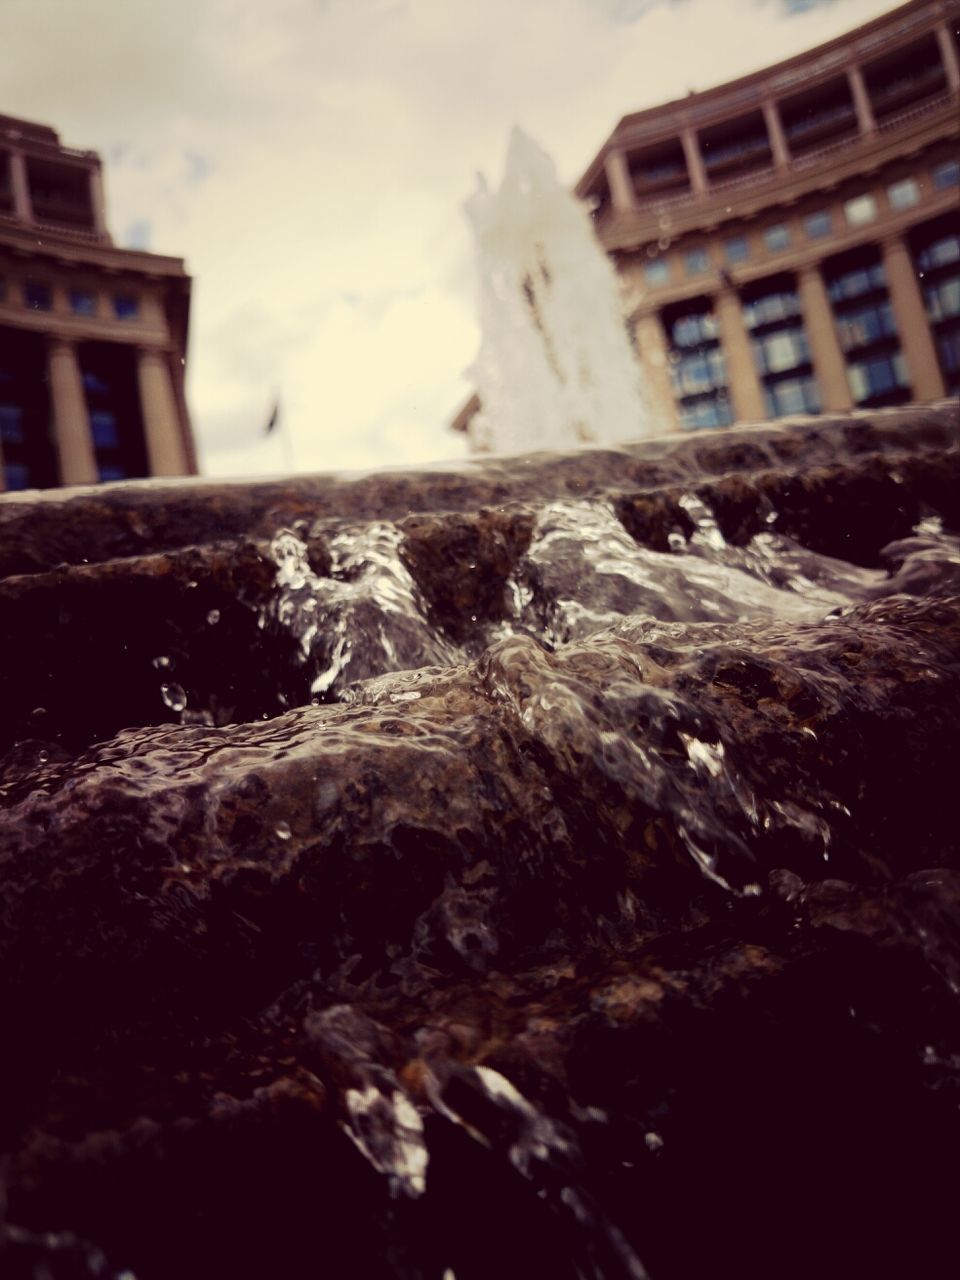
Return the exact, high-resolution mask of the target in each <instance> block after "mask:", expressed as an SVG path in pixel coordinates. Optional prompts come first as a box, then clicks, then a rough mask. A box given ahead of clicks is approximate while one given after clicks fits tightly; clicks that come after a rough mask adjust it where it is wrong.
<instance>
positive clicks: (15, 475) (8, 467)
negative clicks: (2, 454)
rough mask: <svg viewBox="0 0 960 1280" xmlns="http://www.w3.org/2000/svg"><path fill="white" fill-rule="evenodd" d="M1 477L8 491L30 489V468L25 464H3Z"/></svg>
mask: <svg viewBox="0 0 960 1280" xmlns="http://www.w3.org/2000/svg"><path fill="white" fill-rule="evenodd" d="M3 476H4V479H5V480H6V482H7V488H8V489H11V490H12V489H29V488H30V468H29V467H28V466H27V464H26V463H25V462H5V463H4V464H3Z"/></svg>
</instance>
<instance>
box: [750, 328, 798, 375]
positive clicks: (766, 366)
mask: <svg viewBox="0 0 960 1280" xmlns="http://www.w3.org/2000/svg"><path fill="white" fill-rule="evenodd" d="M755 350H756V354H757V365H758V366H759V371H760V373H761V374H767V373H785V372H786V371H787V370H788V369H796V368H797V366H798V365H801V364H807V363H809V360H810V352H809V351H808V349H807V339H806V336H805V334H804V332H803V330H802V329H799V328H790V329H782V330H780V332H779V333H771V334H769V335H768V336H767V337H764V338H757V339H756V347H755Z"/></svg>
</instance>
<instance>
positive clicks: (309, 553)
mask: <svg viewBox="0 0 960 1280" xmlns="http://www.w3.org/2000/svg"><path fill="white" fill-rule="evenodd" d="M958 440H960V433H958V429H957V422H956V414H955V413H954V412H951V411H950V410H948V409H939V410H936V409H935V410H925V411H920V410H913V411H902V412H897V413H889V412H888V413H883V414H877V415H873V416H870V417H860V418H856V419H850V420H835V421H827V420H824V421H817V422H815V423H812V422H809V421H808V422H805V423H802V424H796V425H795V426H783V427H776V428H773V427H771V428H752V429H744V430H734V431H728V432H723V433H716V434H714V435H708V434H702V435H699V436H692V437H687V438H683V439H675V440H664V441H650V442H647V443H645V444H642V445H637V446H633V447H631V448H630V449H627V450H624V451H623V452H614V451H603V452H596V453H583V454H576V455H567V456H560V455H557V456H551V455H540V456H537V457H533V458H529V459H516V460H502V461H493V462H488V463H487V464H485V465H483V466H478V467H476V468H470V469H468V468H465V469H464V470H463V472H462V473H453V472H437V473H433V474H424V475H416V474H413V473H410V474H398V475H393V476H391V475H385V476H382V477H370V478H368V477H358V478H354V479H338V480H329V479H328V480H324V479H322V478H309V477H308V478H303V479H296V480H291V481H289V482H283V481H275V482H270V483H269V484H267V483H264V484H260V485H251V486H240V485H233V486H229V485H223V486H215V485H211V484H187V485H180V486H166V487H164V486H160V485H156V484H152V485H147V486H126V487H109V488H106V489H103V490H98V491H90V492H89V493H86V494H84V493H80V492H74V493H68V494H63V495H60V496H59V497H52V496H50V497H45V498H43V499H38V500H37V502H36V503H35V505H34V506H32V507H31V506H30V504H29V503H28V502H25V501H24V500H22V499H20V498H14V497H13V496H10V497H6V498H3V499H2V500H0V562H2V564H3V565H4V566H5V567H6V569H8V570H9V572H8V574H7V576H6V578H5V579H3V580H2V581H0V637H2V648H3V654H4V659H5V661H4V664H3V669H2V672H0V696H2V705H3V707H4V715H3V717H2V719H0V734H2V741H0V1030H2V1036H3V1045H4V1049H3V1052H2V1053H0V1192H2V1194H0V1275H2V1276H3V1277H7V1276H10V1277H14V1278H15V1280H20V1278H24V1280H27V1278H29V1280H41V1278H42V1280H46V1278H47V1277H53V1280H67V1278H72V1277H110V1278H111V1280H117V1278H119V1277H124V1278H125V1280H129V1278H130V1277H131V1276H133V1277H136V1278H137V1280H167V1278H168V1277H173V1276H176V1277H187V1278H190V1277H196V1278H197V1280H199V1278H200V1277H204V1278H206V1277H210V1276H218V1277H219V1276H225V1277H226V1276H230V1277H251V1278H253V1277H257V1278H259V1277H265V1276H273V1275H276V1276H287V1275H290V1276H301V1275H302V1276H311V1275H316V1276H333V1277H341V1276H342V1277H348V1276H349V1277H368V1276H369V1277H374V1278H380V1277H383V1278H384V1280H386V1278H392V1277H400V1278H401V1280H450V1277H453V1278H454V1280H489V1278H490V1277H493V1276H499V1277H505V1278H510V1277H517V1278H519V1277H531V1276H550V1277H557V1278H558V1280H621V1278H623V1280H626V1278H628V1277H629V1278H632V1280H637V1278H638V1277H644V1276H648V1277H650V1278H651V1280H686V1278H687V1277H692V1276H706V1275H710V1276H718V1277H727V1276H729V1277H738V1278H740V1277H743V1278H746V1280H751V1278H756V1280H761V1278H763V1280H767V1278H768V1277H772V1276H777V1277H794V1276H796V1277H801V1276H803V1277H809V1276H812V1275H816V1276H824V1277H837V1278H838V1280H839V1278H840V1277H844V1278H846V1277H850V1276H859V1275H865V1276H866V1275H869V1276H872V1277H891V1278H892V1277H894V1276H897V1277H900V1276H905V1275H917V1276H921V1275H922V1276H924V1277H928V1276H929V1277H937V1276H941V1275H942V1276H944V1277H946V1276H948V1275H950V1274H952V1261H953V1258H954V1257H955V1251H954V1242H955V1205H956V1199H957V1193H958V1187H957V1185H956V1182H957V1175H956V1158H955V1156H956V1150H957V1143H958V1140H960V1113H958V1102H960V1010H958V999H960V865H958V863H960V859H958V849H957V830H958V823H957V821H956V801H955V790H956V760H957V726H958V724H960V543H958V529H960V513H958V501H960V495H958V490H960V482H958V471H957V459H958Z"/></svg>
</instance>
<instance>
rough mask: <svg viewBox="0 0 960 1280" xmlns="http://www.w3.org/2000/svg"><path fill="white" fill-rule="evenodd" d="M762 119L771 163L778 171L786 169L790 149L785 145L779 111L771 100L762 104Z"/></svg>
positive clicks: (785, 139) (788, 162)
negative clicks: (768, 144)
mask: <svg viewBox="0 0 960 1280" xmlns="http://www.w3.org/2000/svg"><path fill="white" fill-rule="evenodd" d="M763 118H764V120H765V121H766V125H767V137H768V138H769V139H770V151H771V153H772V154H773V163H774V164H775V165H776V167H777V168H778V169H786V168H787V166H788V165H789V164H790V148H789V146H788V145H787V135H786V134H785V133H784V132H783V122H782V121H781V119H780V109H779V107H778V106H777V104H776V103H775V102H774V101H773V100H772V99H768V100H767V101H766V102H765V103H764V104H763Z"/></svg>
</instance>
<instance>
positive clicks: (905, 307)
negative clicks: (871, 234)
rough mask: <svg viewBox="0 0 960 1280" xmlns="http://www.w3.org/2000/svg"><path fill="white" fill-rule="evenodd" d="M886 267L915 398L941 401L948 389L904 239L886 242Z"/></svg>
mask: <svg viewBox="0 0 960 1280" xmlns="http://www.w3.org/2000/svg"><path fill="white" fill-rule="evenodd" d="M883 266H884V270H885V271H886V273H887V289H888V291H889V293H890V302H891V303H892V305H893V315H894V319H895V320H896V322H897V333H898V335H899V338H900V349H901V350H902V351H903V354H904V358H905V359H906V362H907V372H908V374H909V376H910V387H911V390H912V392H913V399H914V400H939V399H941V398H942V397H943V396H945V395H946V387H945V386H944V383H943V376H942V374H941V373H940V363H939V361H938V360H937V349H936V347H935V346H934V345H933V336H932V334H931V333H930V321H929V318H928V316H927V309H926V307H925V306H924V304H923V297H922V295H921V293H920V286H919V285H918V284H917V274H916V271H915V269H914V265H913V261H912V260H911V257H910V250H909V248H908V247H907V244H906V241H905V240H903V238H902V237H901V236H890V237H889V238H888V239H886V240H884V242H883Z"/></svg>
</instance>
